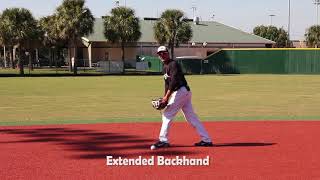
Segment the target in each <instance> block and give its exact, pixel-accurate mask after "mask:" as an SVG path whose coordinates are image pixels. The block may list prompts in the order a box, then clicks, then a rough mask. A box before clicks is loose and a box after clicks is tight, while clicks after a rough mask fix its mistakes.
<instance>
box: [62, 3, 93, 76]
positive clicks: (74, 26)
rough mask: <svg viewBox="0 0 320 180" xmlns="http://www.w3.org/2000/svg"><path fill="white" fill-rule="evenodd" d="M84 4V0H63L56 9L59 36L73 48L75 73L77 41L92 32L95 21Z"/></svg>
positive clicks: (74, 69) (75, 70) (75, 71)
mask: <svg viewBox="0 0 320 180" xmlns="http://www.w3.org/2000/svg"><path fill="white" fill-rule="evenodd" d="M84 5H85V0H64V1H63V3H62V5H60V6H59V7H58V8H57V10H56V18H57V28H58V32H59V37H60V38H61V39H64V40H66V41H67V42H68V46H69V49H71V47H73V48H74V68H73V72H74V74H77V61H78V60H77V41H80V39H81V37H83V36H88V35H89V34H91V33H92V32H93V26H94V21H95V19H94V17H93V15H92V13H91V11H90V9H89V8H87V7H85V6H84ZM70 54H71V53H70ZM70 70H71V63H70Z"/></svg>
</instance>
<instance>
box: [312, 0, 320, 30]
mask: <svg viewBox="0 0 320 180" xmlns="http://www.w3.org/2000/svg"><path fill="white" fill-rule="evenodd" d="M313 1H314V2H313V3H314V4H315V5H316V6H317V25H319V11H318V10H319V5H320V0H313Z"/></svg>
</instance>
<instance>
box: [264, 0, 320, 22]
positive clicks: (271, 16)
mask: <svg viewBox="0 0 320 180" xmlns="http://www.w3.org/2000/svg"><path fill="white" fill-rule="evenodd" d="M319 1H320V0H319ZM269 16H270V26H272V18H273V17H274V16H276V15H274V14H270V15H269Z"/></svg>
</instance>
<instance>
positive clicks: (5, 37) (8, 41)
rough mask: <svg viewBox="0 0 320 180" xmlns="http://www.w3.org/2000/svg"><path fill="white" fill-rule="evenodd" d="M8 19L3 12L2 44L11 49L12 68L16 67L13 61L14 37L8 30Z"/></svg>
mask: <svg viewBox="0 0 320 180" xmlns="http://www.w3.org/2000/svg"><path fill="white" fill-rule="evenodd" d="M7 21H8V19H7V17H4V16H3V15H2V14H1V15H0V44H1V45H2V46H5V47H6V48H7V49H8V50H10V51H9V54H10V63H11V66H12V69H15V65H14V62H13V41H12V40H13V37H11V34H10V33H9V31H8V28H9V27H8V24H9V23H8V22H7Z"/></svg>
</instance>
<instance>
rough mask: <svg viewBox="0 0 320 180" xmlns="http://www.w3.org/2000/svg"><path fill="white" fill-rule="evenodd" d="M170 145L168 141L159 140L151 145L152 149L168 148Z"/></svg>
mask: <svg viewBox="0 0 320 180" xmlns="http://www.w3.org/2000/svg"><path fill="white" fill-rule="evenodd" d="M169 146H170V144H169V143H167V142H162V141H158V142H156V143H155V144H153V145H151V147H150V149H151V150H154V149H159V148H166V147H169Z"/></svg>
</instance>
